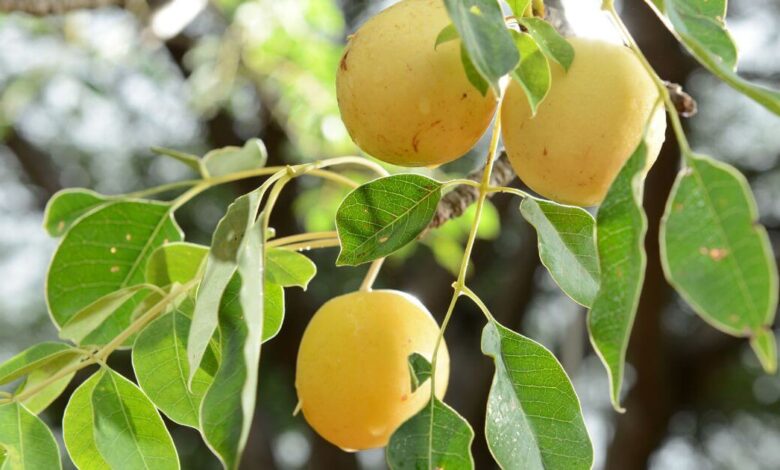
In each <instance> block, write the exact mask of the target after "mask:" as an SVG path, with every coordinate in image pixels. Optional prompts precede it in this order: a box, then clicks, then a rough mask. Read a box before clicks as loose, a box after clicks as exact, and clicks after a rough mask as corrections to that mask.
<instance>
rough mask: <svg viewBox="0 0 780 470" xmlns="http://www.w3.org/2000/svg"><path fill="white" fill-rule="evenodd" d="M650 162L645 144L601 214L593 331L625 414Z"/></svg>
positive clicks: (617, 404)
mask: <svg viewBox="0 0 780 470" xmlns="http://www.w3.org/2000/svg"><path fill="white" fill-rule="evenodd" d="M646 159H647V146H646V144H645V142H644V141H642V142H641V143H640V144H639V147H637V149H636V150H635V151H634V153H633V155H631V157H630V158H629V159H628V161H627V162H626V163H625V164H624V165H623V168H622V169H621V170H620V173H618V175H617V177H616V178H615V181H613V182H612V186H610V188H609V191H608V192H607V197H606V198H605V199H604V202H602V203H601V207H599V211H598V214H597V215H596V246H597V249H598V254H599V266H600V272H601V280H600V286H599V291H598V294H597V295H596V298H595V299H594V300H593V306H592V307H591V310H590V312H589V313H588V331H589V332H590V340H591V343H593V348H594V349H595V350H596V353H597V354H598V355H599V357H600V358H601V360H602V362H603V363H604V365H605V367H606V368H607V375H608V377H609V384H610V387H609V389H610V397H611V399H612V406H613V407H615V409H616V410H619V411H622V408H621V407H620V388H621V386H622V384H623V371H624V369H625V361H626V349H627V348H628V339H629V336H630V335H631V327H632V326H633V324H634V317H635V316H636V310H637V307H638V305H639V294H640V293H641V291H642V283H643V282H644V277H645V266H646V264H647V255H646V254H645V249H644V241H645V234H646V232H647V216H646V215H645V212H644V209H643V208H642V196H643V192H644V187H643V183H644V170H645V161H646Z"/></svg>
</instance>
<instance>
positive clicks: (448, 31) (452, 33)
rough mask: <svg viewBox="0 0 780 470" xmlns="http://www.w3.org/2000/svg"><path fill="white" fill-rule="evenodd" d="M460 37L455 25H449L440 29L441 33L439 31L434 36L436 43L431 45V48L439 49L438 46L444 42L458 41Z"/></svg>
mask: <svg viewBox="0 0 780 470" xmlns="http://www.w3.org/2000/svg"><path fill="white" fill-rule="evenodd" d="M459 37H460V36H458V30H457V29H455V25H454V24H452V23H450V24H448V25H447V26H445V27H444V28H442V30H441V31H439V34H438V35H437V36H436V42H435V44H434V45H433V48H434V49H435V48H437V47H439V45H441V44H444V43H445V42H450V41H453V40H455V39H458V38H459Z"/></svg>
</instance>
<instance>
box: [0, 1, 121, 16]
mask: <svg viewBox="0 0 780 470" xmlns="http://www.w3.org/2000/svg"><path fill="white" fill-rule="evenodd" d="M125 4H126V0H0V12H3V13H11V12H21V13H27V14H30V15H35V16H47V15H61V14H63V13H68V12H70V11H75V10H85V9H95V8H103V7H107V6H118V7H124V6H125Z"/></svg>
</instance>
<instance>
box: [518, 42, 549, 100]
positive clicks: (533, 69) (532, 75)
mask: <svg viewBox="0 0 780 470" xmlns="http://www.w3.org/2000/svg"><path fill="white" fill-rule="evenodd" d="M512 37H513V38H514V40H515V45H516V46H517V50H518V52H519V53H520V63H518V64H517V67H516V68H515V69H514V70H513V71H512V74H511V75H512V78H513V79H514V80H515V81H516V82H517V83H519V84H520V86H521V87H522V88H523V91H525V96H526V97H528V104H529V105H530V107H531V114H536V110H537V109H538V108H539V105H540V104H541V103H542V101H544V98H545V97H546V96H547V92H548V91H550V85H551V83H552V79H551V78H550V77H551V75H550V64H549V62H547V57H545V55H544V54H543V53H542V50H541V49H540V48H539V45H538V44H536V41H535V40H534V38H533V37H532V36H531V35H529V34H527V33H518V32H517V31H512Z"/></svg>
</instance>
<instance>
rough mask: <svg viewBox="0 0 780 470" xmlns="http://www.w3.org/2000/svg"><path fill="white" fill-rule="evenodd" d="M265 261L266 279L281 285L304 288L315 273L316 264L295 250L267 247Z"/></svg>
mask: <svg viewBox="0 0 780 470" xmlns="http://www.w3.org/2000/svg"><path fill="white" fill-rule="evenodd" d="M265 262H266V272H265V275H266V278H267V279H268V281H270V282H273V283H274V284H278V285H280V286H282V287H292V286H298V287H301V288H303V290H306V287H307V286H308V285H309V281H311V280H312V279H313V278H314V275H315V274H317V265H315V264H314V263H313V262H312V260H310V259H309V258H308V257H306V256H305V255H302V254H300V253H298V252H297V251H291V250H283V249H279V248H268V250H267V251H266V254H265Z"/></svg>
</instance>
